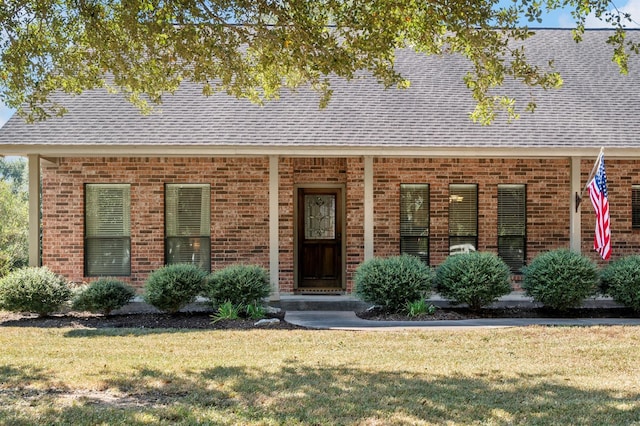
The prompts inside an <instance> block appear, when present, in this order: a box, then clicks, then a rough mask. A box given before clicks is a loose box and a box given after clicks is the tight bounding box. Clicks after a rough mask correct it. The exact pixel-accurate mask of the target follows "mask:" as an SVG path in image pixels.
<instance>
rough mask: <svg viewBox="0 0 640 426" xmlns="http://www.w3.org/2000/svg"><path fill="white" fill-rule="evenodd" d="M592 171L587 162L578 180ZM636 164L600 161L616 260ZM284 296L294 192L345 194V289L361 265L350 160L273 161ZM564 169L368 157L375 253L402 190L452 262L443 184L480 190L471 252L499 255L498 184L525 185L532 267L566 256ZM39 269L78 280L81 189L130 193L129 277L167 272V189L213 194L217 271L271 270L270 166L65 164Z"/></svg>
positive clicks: (357, 161) (545, 162) (242, 162)
mask: <svg viewBox="0 0 640 426" xmlns="http://www.w3.org/2000/svg"><path fill="white" fill-rule="evenodd" d="M592 165H593V162H592V161H586V160H585V161H583V162H582V165H581V167H582V169H581V170H582V182H583V183H584V182H586V179H587V175H588V173H589V171H590V170H591V167H592ZM637 165H638V163H637V162H634V161H612V160H607V174H608V180H609V191H610V202H611V222H612V240H613V256H614V258H615V257H619V256H621V255H624V254H630V253H637V252H638V251H639V249H640V230H633V229H632V228H631V185H632V184H640V168H639V167H637ZM278 166H279V174H280V177H279V179H280V180H279V189H280V190H279V195H278V197H279V220H278V222H279V239H280V247H279V265H280V266H279V274H280V283H279V284H280V291H281V292H282V293H284V294H286V293H291V292H293V291H294V258H295V256H294V200H295V188H296V187H298V186H308V185H320V186H321V185H343V186H344V188H345V199H346V212H345V219H346V223H345V228H346V235H345V238H346V253H344V256H345V263H346V278H347V283H346V284H347V291H351V290H352V286H353V282H352V281H353V280H352V277H353V272H354V271H355V269H356V267H357V266H358V265H359V264H360V263H361V262H362V261H363V259H364V257H363V256H364V253H363V252H364V228H363V219H364V161H363V159H362V158H360V157H353V158H328V159H318V158H280V159H279V164H278ZM569 171H570V163H569V160H568V159H554V160H550V159H541V160H518V159H500V160H490V159H475V160H474V159H428V158H419V159H413V158H398V159H384V158H376V159H374V188H373V189H374V234H375V237H374V250H375V255H376V256H390V255H396V254H398V253H399V251H400V236H399V229H400V226H399V209H400V207H399V199H400V184H402V183H428V184H429V185H430V213H431V219H430V234H431V237H430V252H431V254H430V261H431V264H432V265H438V264H439V263H441V262H442V261H443V260H444V258H445V257H446V256H447V254H448V247H449V238H448V208H449V184H452V183H459V184H477V185H478V212H479V213H478V217H479V220H478V246H479V247H478V248H479V249H480V250H488V251H494V252H495V251H496V250H497V236H496V230H497V186H498V184H526V185H527V259H528V260H529V261H530V260H531V259H532V258H533V257H535V255H537V254H538V253H540V252H541V251H545V250H549V249H553V248H557V247H568V246H569V208H570V207H569V206H570V200H571V197H572V196H573V194H570V187H569V183H570V182H569V179H570V173H569ZM42 175H43V203H44V206H45V208H44V214H43V225H44V226H43V263H44V264H45V265H47V266H49V267H50V268H51V269H52V270H54V271H55V272H57V273H60V274H63V275H65V276H66V277H67V278H69V279H71V280H72V281H75V282H81V281H86V280H88V278H87V277H84V251H83V237H84V231H83V229H84V204H83V203H84V193H83V192H84V191H83V185H84V184H85V183H129V184H131V210H132V214H131V241H132V247H131V248H132V250H131V253H132V259H131V269H132V275H131V277H129V278H128V280H129V281H130V282H131V283H132V284H133V285H135V286H137V287H138V288H140V287H141V286H142V285H143V283H144V280H145V279H146V277H147V275H148V274H149V273H150V272H151V271H153V270H155V269H157V268H159V267H161V266H162V265H163V264H164V184H165V183H209V184H210V185H211V221H212V227H211V229H212V230H211V243H212V250H211V256H212V269H218V268H220V267H223V266H227V265H230V264H234V263H241V262H244V263H256V264H259V265H262V266H264V267H265V268H266V267H268V266H269V203H268V198H269V191H268V189H269V162H268V159H267V158H264V157H261V158H151V159H146V158H66V159H64V158H63V159H60V162H59V164H58V165H54V166H47V167H44V168H43V173H42ZM581 209H582V249H583V252H584V253H588V254H589V255H590V256H592V257H593V259H597V258H598V255H597V254H596V253H595V252H593V250H592V248H591V244H592V239H593V224H594V221H593V211H592V208H591V205H590V202H589V200H588V197H587V198H585V200H584V203H583V205H582V207H581Z"/></svg>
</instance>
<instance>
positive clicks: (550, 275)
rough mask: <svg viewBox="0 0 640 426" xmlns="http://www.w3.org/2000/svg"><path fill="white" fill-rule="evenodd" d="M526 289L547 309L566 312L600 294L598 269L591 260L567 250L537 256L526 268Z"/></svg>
mask: <svg viewBox="0 0 640 426" xmlns="http://www.w3.org/2000/svg"><path fill="white" fill-rule="evenodd" d="M522 287H523V288H524V290H525V291H526V293H527V295H529V296H531V297H532V298H533V300H535V301H536V302H540V303H542V304H544V305H545V306H547V307H549V308H552V309H558V310H564V309H568V308H572V307H578V306H580V305H581V304H582V302H583V301H584V300H585V299H586V298H587V297H590V296H593V295H595V294H596V293H597V291H598V269H597V267H596V266H595V264H594V263H593V262H592V261H591V260H589V259H588V258H587V257H585V256H583V255H581V254H578V253H575V252H571V251H569V250H566V249H559V250H553V251H549V252H546V253H542V254H540V255H538V256H536V258H535V259H533V261H532V262H531V264H530V265H529V266H527V267H525V268H524V269H523V281H522Z"/></svg>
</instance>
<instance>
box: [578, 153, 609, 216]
mask: <svg viewBox="0 0 640 426" xmlns="http://www.w3.org/2000/svg"><path fill="white" fill-rule="evenodd" d="M603 154H604V146H603V147H601V148H600V153H599V154H598V157H596V162H595V163H594V165H593V168H592V169H591V173H589V177H588V178H587V182H586V183H585V184H584V188H582V192H581V193H580V194H578V193H577V192H576V213H577V212H578V209H579V208H580V203H581V202H582V198H583V197H584V193H585V191H586V190H587V187H588V186H589V183H590V182H591V179H593V175H594V174H595V173H596V170H598V166H599V165H600V162H601V161H602V155H603Z"/></svg>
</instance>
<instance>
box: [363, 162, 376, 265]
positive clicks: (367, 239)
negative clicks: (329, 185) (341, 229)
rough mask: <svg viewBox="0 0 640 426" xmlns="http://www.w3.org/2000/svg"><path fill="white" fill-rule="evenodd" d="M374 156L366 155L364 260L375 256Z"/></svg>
mask: <svg viewBox="0 0 640 426" xmlns="http://www.w3.org/2000/svg"><path fill="white" fill-rule="evenodd" d="M373 208H374V207H373V157H371V156H365V157H364V260H365V261H367V260H369V259H372V258H373V218H374V216H373Z"/></svg>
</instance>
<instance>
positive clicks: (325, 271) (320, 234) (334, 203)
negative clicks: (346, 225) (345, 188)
mask: <svg viewBox="0 0 640 426" xmlns="http://www.w3.org/2000/svg"><path fill="white" fill-rule="evenodd" d="M297 198H298V200H297V203H298V208H297V215H298V217H297V220H298V227H297V229H298V231H297V238H298V289H299V290H301V291H302V290H305V289H306V290H316V291H322V290H327V291H332V290H333V291H335V290H339V289H341V288H342V274H341V272H340V271H341V269H342V189H340V188H328V189H319V188H313V189H311V188H299V189H298V194H297Z"/></svg>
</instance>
